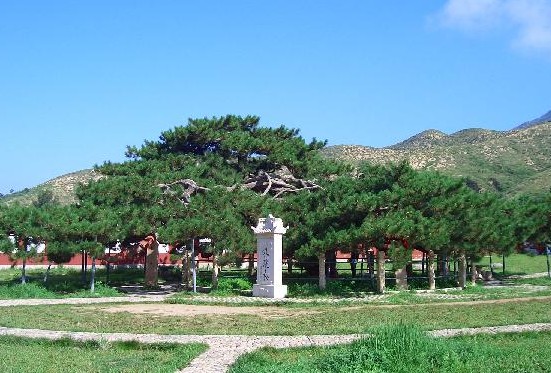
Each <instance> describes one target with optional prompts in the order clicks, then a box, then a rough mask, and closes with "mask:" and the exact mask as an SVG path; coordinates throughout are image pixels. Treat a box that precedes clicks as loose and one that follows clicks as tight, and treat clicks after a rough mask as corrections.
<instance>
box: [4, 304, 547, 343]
mask: <svg viewBox="0 0 551 373" xmlns="http://www.w3.org/2000/svg"><path fill="white" fill-rule="evenodd" d="M165 306H170V307H171V308H168V309H169V310H170V312H171V313H170V314H167V313H166V312H165V313H161V312H162V309H163V305H162V304H157V305H154V307H153V309H150V310H146V311H139V312H135V311H134V310H133V309H135V307H136V306H135V305H131V304H130V305H122V304H121V305H116V304H102V305H48V306H14V307H5V308H2V310H1V312H0V326H4V327H18V328H39V329H50V330H71V331H92V332H131V333H161V334H228V335H236V334H245V335H309V334H354V333H363V332H365V331H366V330H368V329H369V328H371V327H373V326H377V325H385V324H389V323H395V322H398V321H401V322H404V323H406V324H414V325H418V326H419V327H420V328H422V329H424V330H432V329H440V328H459V327H479V326H491V325H509V324H528V323H537V322H551V297H536V298H525V299H511V300H492V301H473V302H455V303H453V302H452V303H433V304H430V305H427V304H411V303H409V304H408V303H405V304H404V305H377V306H376V305H367V304H362V303H358V304H346V305H328V304H325V305H321V304H317V305H316V304H313V305H307V306H304V305H299V306H297V305H273V306H263V307H226V308H218V312H219V314H213V313H212V312H210V313H202V312H201V310H200V309H199V312H197V313H196V314H185V313H184V314H181V315H180V314H178V309H179V307H178V305H165ZM116 307H118V310H117V312H115V313H114V312H113V311H114V310H113V308H116ZM195 307H201V306H195ZM202 307H208V306H202ZM184 308H186V307H184V306H182V309H184ZM155 310H158V312H156V311H155Z"/></svg>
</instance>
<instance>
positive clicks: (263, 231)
mask: <svg viewBox="0 0 551 373" xmlns="http://www.w3.org/2000/svg"><path fill="white" fill-rule="evenodd" d="M251 228H252V230H253V232H254V234H255V235H256V250H257V256H258V259H257V260H258V264H257V268H256V284H254V285H253V296H254V297H263V298H285V296H286V295H287V285H283V283H282V279H281V277H282V242H283V235H284V234H285V233H286V232H287V228H285V227H284V226H283V221H282V220H281V219H280V218H275V217H273V216H272V215H271V214H270V215H268V217H267V218H260V219H258V225H257V226H256V227H251Z"/></svg>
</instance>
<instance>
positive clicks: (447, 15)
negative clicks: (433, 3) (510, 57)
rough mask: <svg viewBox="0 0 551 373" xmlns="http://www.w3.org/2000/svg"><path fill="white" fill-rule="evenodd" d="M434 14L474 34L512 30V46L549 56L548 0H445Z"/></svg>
mask: <svg viewBox="0 0 551 373" xmlns="http://www.w3.org/2000/svg"><path fill="white" fill-rule="evenodd" d="M436 18H437V20H438V22H439V23H440V24H441V25H442V26H444V27H448V28H451V29H458V30H461V31H464V32H468V33H474V34H478V33H484V32H489V31H495V30H512V35H513V36H512V39H511V46H512V47H514V48H518V49H521V50H524V51H530V52H537V53H542V54H544V55H546V56H547V57H548V58H551V0H448V1H447V2H446V3H445V5H444V7H443V8H442V9H441V10H440V12H439V13H438V15H437V17H436Z"/></svg>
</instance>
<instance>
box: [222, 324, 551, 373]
mask: <svg viewBox="0 0 551 373" xmlns="http://www.w3.org/2000/svg"><path fill="white" fill-rule="evenodd" d="M373 333H374V334H373V337H372V338H366V339H364V340H361V341H358V342H354V343H352V344H348V345H341V346H334V347H306V348H293V349H283V350H276V349H274V348H263V349H261V350H258V351H256V352H253V353H250V354H247V355H244V356H242V357H241V358H239V359H238V361H237V362H236V363H235V364H234V366H233V367H232V368H231V370H230V372H231V373H249V372H251V373H252V372H254V373H268V372H273V373H276V372H296V373H299V372H309V373H315V372H320V373H321V372H323V373H326V372H388V373H394V372H404V373H406V372H407V373H416V372H419V373H424V372H450V373H452V372H453V373H456V372H465V373H470V372H481V373H486V372H487V373H495V372H503V373H505V372H523V373H527V372H549V371H551V354H549V353H548V351H547V347H548V346H549V345H550V344H551V333H550V332H530V333H519V334H499V335H476V336H468V337H456V338H450V339H444V338H432V337H429V336H427V335H425V334H424V333H423V332H422V331H421V330H420V329H418V328H415V327H408V326H403V325H398V326H385V327H382V328H378V329H375V330H374V331H373Z"/></svg>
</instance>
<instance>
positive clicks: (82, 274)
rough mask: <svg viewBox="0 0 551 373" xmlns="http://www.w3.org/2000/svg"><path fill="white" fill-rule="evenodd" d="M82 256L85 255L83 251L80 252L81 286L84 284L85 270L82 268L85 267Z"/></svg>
mask: <svg viewBox="0 0 551 373" xmlns="http://www.w3.org/2000/svg"><path fill="white" fill-rule="evenodd" d="M84 254H85V251H84V250H82V251H81V252H80V281H81V282H82V284H86V268H85V267H84V266H85V261H84Z"/></svg>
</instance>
